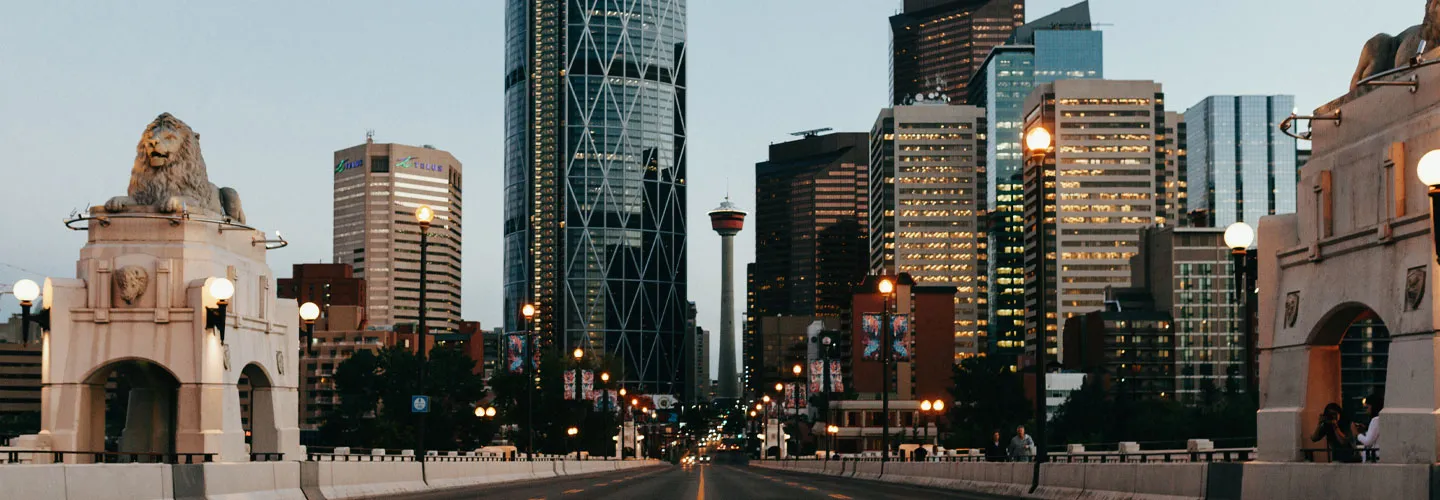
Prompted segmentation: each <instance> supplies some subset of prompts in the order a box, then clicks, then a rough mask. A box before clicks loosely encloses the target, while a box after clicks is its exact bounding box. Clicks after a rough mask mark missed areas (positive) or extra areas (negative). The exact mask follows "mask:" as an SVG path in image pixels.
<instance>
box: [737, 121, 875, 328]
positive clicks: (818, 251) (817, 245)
mask: <svg viewBox="0 0 1440 500" xmlns="http://www.w3.org/2000/svg"><path fill="white" fill-rule="evenodd" d="M868 142H869V136H868V134H865V133H863V132H855V133H850V132H845V133H834V134H828V135H811V136H806V137H804V138H801V139H798V140H794V141H790V142H784V143H780V144H772V145H770V159H769V160H766V161H763V162H760V163H757V164H755V200H756V201H755V276H754V282H755V307H754V309H753V310H752V311H750V315H751V317H752V318H756V317H764V316H780V315H786V316H799V315H807V316H839V315H840V311H841V309H843V308H844V307H845V306H846V304H848V303H849V296H850V287H852V286H854V285H855V284H856V283H859V282H860V280H861V279H862V278H864V277H865V274H866V271H867V270H868V268H869V266H868V264H867V262H868V260H869V259H868V257H869V245H868V243H867V242H866V238H867V233H868V231H867V228H866V226H867V222H868V220H869V215H868V213H867V210H868V209H869V203H868V201H867V197H868V189H869V159H868V156H869V147H868Z"/></svg>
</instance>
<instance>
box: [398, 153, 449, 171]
mask: <svg viewBox="0 0 1440 500" xmlns="http://www.w3.org/2000/svg"><path fill="white" fill-rule="evenodd" d="M395 168H418V169H420V170H429V171H431V172H444V171H445V166H444V165H438V164H435V163H422V162H418V161H415V157H414V156H406V157H404V158H401V159H400V160H399V161H396V162H395Z"/></svg>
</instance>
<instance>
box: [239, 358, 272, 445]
mask: <svg viewBox="0 0 1440 500" xmlns="http://www.w3.org/2000/svg"><path fill="white" fill-rule="evenodd" d="M236 386H237V389H238V390H237V391H236V393H237V395H238V396H239V397H240V403H241V412H240V415H241V418H242V422H241V425H242V427H244V429H245V443H246V444H247V445H249V448H250V452H251V453H279V452H281V447H280V432H279V427H278V426H277V422H278V420H277V418H276V410H277V409H278V408H277V405H276V393H275V384H274V380H273V379H272V378H270V374H269V372H267V371H266V370H265V367H263V366H261V365H260V364H259V363H250V364H247V365H245V367H244V368H242V369H241V370H240V375H239V380H237V381H236Z"/></svg>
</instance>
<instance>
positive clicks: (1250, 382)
mask: <svg viewBox="0 0 1440 500" xmlns="http://www.w3.org/2000/svg"><path fill="white" fill-rule="evenodd" d="M1254 242H1255V230H1254V229H1252V228H1251V227H1250V225H1249V224H1246V223H1244V222H1236V223H1234V224H1231V225H1230V227H1227V228H1225V246H1227V247H1230V256H1231V258H1232V259H1233V260H1234V267H1235V269H1234V272H1235V300H1238V301H1240V304H1242V311H1243V316H1242V317H1241V319H1240V321H1241V322H1242V323H1243V325H1242V327H1241V328H1242V331H1243V332H1244V334H1245V386H1246V389H1248V390H1249V392H1250V393H1251V394H1258V393H1259V392H1258V389H1259V384H1258V382H1259V381H1257V380H1255V372H1256V370H1255V346H1256V343H1257V342H1256V340H1257V339H1256V338H1255V326H1254V324H1253V323H1251V322H1250V316H1251V314H1252V311H1254V303H1253V302H1252V301H1251V300H1250V297H1251V295H1252V294H1251V293H1250V291H1251V290H1253V289H1254V287H1252V286H1251V285H1250V282H1251V281H1252V280H1253V279H1254V276H1251V275H1250V274H1251V273H1250V272H1249V271H1250V259H1249V256H1250V244H1251V243H1254Z"/></svg>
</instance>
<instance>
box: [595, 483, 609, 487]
mask: <svg viewBox="0 0 1440 500" xmlns="http://www.w3.org/2000/svg"><path fill="white" fill-rule="evenodd" d="M608 484H610V483H595V486H605V485H608Z"/></svg>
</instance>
